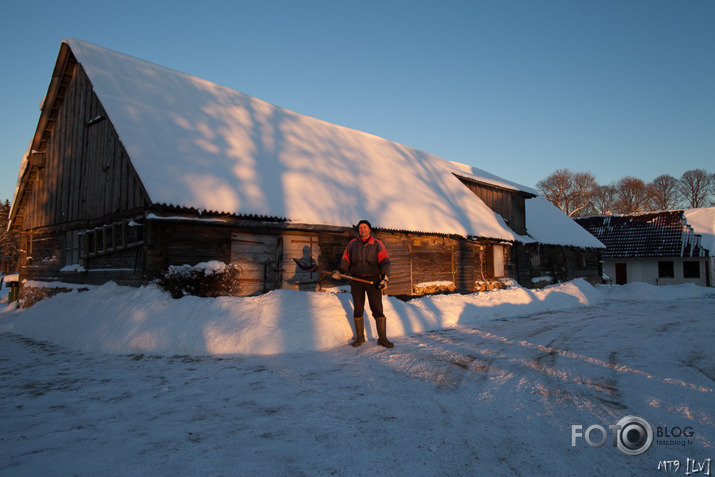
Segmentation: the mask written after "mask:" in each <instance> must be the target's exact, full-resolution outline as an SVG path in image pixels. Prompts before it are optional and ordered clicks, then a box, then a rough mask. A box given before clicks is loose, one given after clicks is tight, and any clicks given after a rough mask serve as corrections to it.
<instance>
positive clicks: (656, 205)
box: [536, 169, 715, 217]
mask: <svg viewBox="0 0 715 477" xmlns="http://www.w3.org/2000/svg"><path fill="white" fill-rule="evenodd" d="M536 189H537V190H538V191H539V192H540V193H541V194H542V195H543V196H544V197H546V199H548V200H549V201H550V202H551V203H552V204H554V205H555V206H556V207H558V208H559V209H561V210H562V211H563V212H564V213H565V214H566V215H568V216H569V217H584V216H590V215H611V214H632V213H637V212H651V211H656V210H676V209H686V208H693V209H697V208H700V207H712V206H714V205H715V174H713V173H710V172H707V171H705V170H703V169H692V170H689V171H686V172H684V173H683V175H682V176H681V177H680V178H679V179H678V178H675V177H673V176H671V175H669V174H662V175H660V176H658V177H656V178H655V179H653V182H650V183H645V182H643V181H642V180H641V179H639V178H637V177H632V176H626V177H623V178H621V179H620V180H618V181H615V182H612V183H611V184H608V185H601V184H598V183H597V182H596V178H595V177H594V175H593V174H591V173H590V172H572V171H570V170H569V169H559V170H557V171H556V172H554V173H552V174H551V175H549V176H548V177H547V178H546V179H543V180H540V181H539V182H537V183H536Z"/></svg>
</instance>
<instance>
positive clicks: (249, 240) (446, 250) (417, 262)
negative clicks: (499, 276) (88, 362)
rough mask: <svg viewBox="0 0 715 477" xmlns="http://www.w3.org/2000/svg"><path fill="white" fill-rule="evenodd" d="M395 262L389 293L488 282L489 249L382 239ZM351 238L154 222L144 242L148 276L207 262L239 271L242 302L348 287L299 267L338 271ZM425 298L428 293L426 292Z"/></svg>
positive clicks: (435, 240)
mask: <svg viewBox="0 0 715 477" xmlns="http://www.w3.org/2000/svg"><path fill="white" fill-rule="evenodd" d="M375 236H376V237H377V238H378V239H380V240H381V241H382V242H383V243H384V244H385V247H386V248H387V250H388V253H389V254H390V259H391V262H392V270H391V275H390V284H389V287H388V290H387V293H388V294H390V295H404V296H412V295H415V294H420V290H419V288H417V287H418V286H419V285H420V284H424V283H426V282H452V283H454V285H455V286H456V289H457V290H458V291H462V292H471V291H473V290H474V283H475V281H478V280H480V279H483V278H488V277H485V267H484V255H485V250H486V249H487V247H486V245H484V244H476V243H474V242H470V241H466V240H456V239H452V238H446V237H435V236H412V235H409V234H401V233H386V232H381V233H376V234H375ZM353 237H354V234H353V233H352V232H350V231H345V232H329V231H323V230H286V229H280V228H278V227H274V228H270V227H264V228H261V227H256V228H246V227H231V226H228V225H219V224H210V223H206V222H201V223H191V222H172V221H168V220H150V221H148V222H147V234H146V257H147V265H146V271H147V276H148V278H155V277H158V276H159V275H160V274H161V273H163V271H165V270H166V269H167V268H168V267H169V266H170V265H196V264H198V263H200V262H206V261H209V260H219V261H223V262H224V263H233V264H235V265H238V266H239V267H240V268H241V278H240V280H241V286H240V288H241V291H240V294H241V295H257V294H261V293H265V292H267V291H270V290H273V289H293V290H303V291H319V290H321V289H325V288H332V287H334V286H338V285H347V284H348V283H349V282H348V281H347V280H341V281H338V282H335V281H333V280H332V279H331V278H330V276H328V275H327V274H320V273H319V272H316V271H313V272H310V271H306V270H302V269H301V268H300V267H299V266H298V265H297V264H296V263H295V261H294V259H297V260H300V261H302V262H304V263H306V264H317V265H318V267H319V268H320V269H321V270H324V271H332V270H335V269H337V268H338V267H339V265H340V259H341V257H342V253H343V251H344V250H345V247H346V246H347V244H348V243H349V241H350V240H352V238H353ZM422 293H424V292H422Z"/></svg>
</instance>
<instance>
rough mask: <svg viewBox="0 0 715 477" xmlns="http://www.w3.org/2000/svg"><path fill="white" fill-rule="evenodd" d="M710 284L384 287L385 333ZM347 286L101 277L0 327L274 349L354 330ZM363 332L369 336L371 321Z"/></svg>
mask: <svg viewBox="0 0 715 477" xmlns="http://www.w3.org/2000/svg"><path fill="white" fill-rule="evenodd" d="M709 292H711V291H710V290H709V289H706V288H701V287H696V286H694V285H681V286H673V287H654V286H652V285H647V284H630V285H626V286H622V287H599V288H594V287H593V286H591V285H590V284H588V283H587V282H586V281H585V280H582V279H578V280H573V281H571V282H568V283H563V284H558V285H552V286H549V287H546V288H544V289H541V290H530V289H525V288H522V287H519V286H510V287H508V288H506V289H503V290H498V291H493V292H487V293H478V294H470V295H459V294H451V295H436V296H428V297H421V298H416V299H413V300H410V301H408V302H403V301H400V300H398V299H396V298H393V297H385V299H384V304H385V314H386V316H387V318H388V334H389V336H390V337H391V338H395V337H397V338H399V337H400V336H408V335H413V334H418V333H424V332H427V331H433V330H439V329H444V328H452V327H459V326H473V325H476V324H479V323H482V322H485V321H490V320H498V319H501V318H506V317H514V316H528V315H534V314H538V313H544V312H551V311H558V310H568V309H574V308H578V307H585V306H591V305H597V304H600V303H603V302H604V300H606V299H609V300H655V299H660V300H677V299H678V298H681V297H694V296H700V295H703V294H706V293H709ZM351 301H352V299H351V296H350V294H347V293H338V294H335V293H309V292H299V291H292V290H275V291H272V292H270V293H267V294H265V295H261V296H257V297H219V298H198V297H192V296H189V297H184V298H181V299H178V300H174V299H172V298H170V296H169V295H168V294H167V293H166V292H163V291H162V290H161V289H159V288H158V287H157V286H155V285H150V286H146V287H141V288H129V287H120V286H118V285H116V284H114V283H108V284H106V285H103V286H99V287H96V288H93V289H90V290H89V291H86V292H81V293H80V292H78V291H73V292H70V293H66V294H61V295H57V296H55V297H52V298H49V299H47V300H44V301H41V302H39V303H37V304H36V305H34V306H33V307H31V308H29V309H25V310H20V309H17V308H16V307H15V305H14V304H12V305H10V306H6V307H4V308H2V309H0V331H3V332H13V333H18V334H22V335H26V336H30V337H33V338H35V339H39V340H44V341H50V342H53V343H58V344H62V345H64V346H68V347H71V348H79V349H83V350H89V351H101V352H108V353H149V354H162V355H165V354H181V355H184V354H187V355H229V354H259V355H269V354H280V353H292V352H304V351H322V350H327V349H330V348H334V347H337V346H344V345H345V344H347V343H348V342H349V341H350V340H351V339H352V337H353V329H352V302H351ZM365 324H366V334H367V336H368V337H369V338H371V339H375V338H376V337H377V334H376V330H375V326H374V322H373V320H371V319H368V320H365Z"/></svg>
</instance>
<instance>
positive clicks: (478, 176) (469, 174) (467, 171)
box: [449, 161, 539, 195]
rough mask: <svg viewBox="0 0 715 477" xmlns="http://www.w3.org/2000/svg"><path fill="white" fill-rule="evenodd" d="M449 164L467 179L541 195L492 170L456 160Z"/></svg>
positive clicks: (454, 170)
mask: <svg viewBox="0 0 715 477" xmlns="http://www.w3.org/2000/svg"><path fill="white" fill-rule="evenodd" d="M449 166H450V168H451V169H452V172H453V173H454V174H457V175H458V176H461V177H465V178H467V179H472V180H474V181H476V182H481V183H483V184H489V185H492V186H496V187H500V188H502V189H507V190H513V191H517V192H525V193H526V194H529V195H539V193H538V192H537V191H536V190H535V189H532V188H531V187H527V186H525V185H521V184H517V183H516V182H512V181H508V180H506V179H504V178H501V177H499V176H496V175H494V174H492V173H491V172H487V171H485V170H483V169H479V168H478V167H474V166H470V165H468V164H462V163H460V162H454V161H449Z"/></svg>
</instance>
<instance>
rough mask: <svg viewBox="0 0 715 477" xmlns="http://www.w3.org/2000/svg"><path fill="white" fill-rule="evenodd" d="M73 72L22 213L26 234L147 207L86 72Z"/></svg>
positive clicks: (75, 68) (79, 68)
mask: <svg viewBox="0 0 715 477" xmlns="http://www.w3.org/2000/svg"><path fill="white" fill-rule="evenodd" d="M71 67H73V68H74V74H73V75H72V80H71V82H70V83H69V85H68V87H67V89H66V91H65V94H64V98H63V99H58V100H57V101H58V102H61V104H59V106H58V104H55V105H54V106H55V107H56V108H58V110H57V112H56V117H55V118H54V121H51V122H50V126H49V127H50V128H51V131H50V135H49V138H48V140H47V143H46V147H47V150H46V151H45V160H44V165H43V167H41V168H39V170H38V171H37V179H36V181H35V183H34V184H33V187H32V191H31V192H30V194H29V198H28V203H27V204H26V205H25V208H24V217H23V219H24V222H23V228H24V229H25V230H28V229H34V228H38V227H43V226H47V225H56V224H65V223H68V222H82V221H85V222H86V221H91V220H97V219H101V218H103V217H105V216H108V215H111V214H120V213H121V212H123V211H127V210H131V209H136V208H141V207H143V206H145V205H146V204H147V203H148V198H147V197H146V193H145V191H144V188H143V186H142V184H141V182H140V180H139V178H138V176H137V174H136V172H135V171H134V168H133V166H132V165H131V162H130V160H129V157H128V156H127V153H126V151H125V150H124V147H123V146H122V144H121V142H120V141H119V138H118V136H117V134H116V132H115V131H114V128H113V126H112V123H111V121H110V120H109V119H107V115H106V112H105V111H104V109H103V108H102V105H101V104H100V102H99V100H98V98H97V97H96V95H95V94H94V92H93V90H92V86H91V84H90V82H89V79H88V78H87V76H86V74H85V73H84V70H83V69H82V67H81V66H79V65H77V64H74V66H71ZM47 107H49V106H47ZM102 117H103V118H105V119H100V120H96V119H97V118H102ZM93 120H96V121H93Z"/></svg>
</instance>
